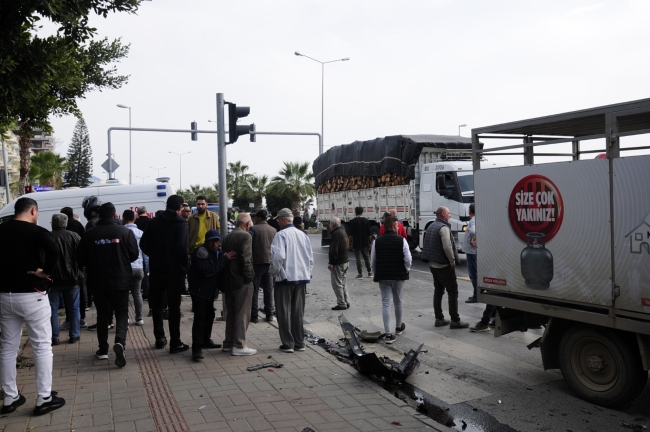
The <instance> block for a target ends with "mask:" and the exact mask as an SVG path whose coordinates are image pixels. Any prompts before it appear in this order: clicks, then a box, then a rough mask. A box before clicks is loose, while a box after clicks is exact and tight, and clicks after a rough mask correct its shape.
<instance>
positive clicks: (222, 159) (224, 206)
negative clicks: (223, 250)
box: [217, 93, 228, 236]
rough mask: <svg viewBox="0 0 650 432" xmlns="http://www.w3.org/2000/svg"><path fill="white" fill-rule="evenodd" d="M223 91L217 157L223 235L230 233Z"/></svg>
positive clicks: (219, 104) (218, 114) (219, 109)
mask: <svg viewBox="0 0 650 432" xmlns="http://www.w3.org/2000/svg"><path fill="white" fill-rule="evenodd" d="M223 105H224V102H223V93H217V150H218V151H217V157H218V163H219V219H220V220H221V232H222V234H221V235H222V236H223V235H225V234H228V188H227V185H226V167H227V164H226V126H225V118H224V113H223Z"/></svg>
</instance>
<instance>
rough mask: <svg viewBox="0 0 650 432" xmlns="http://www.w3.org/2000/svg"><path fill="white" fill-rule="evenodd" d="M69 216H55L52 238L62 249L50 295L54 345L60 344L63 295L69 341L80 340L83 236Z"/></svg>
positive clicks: (58, 214) (59, 214)
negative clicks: (73, 227) (78, 256)
mask: <svg viewBox="0 0 650 432" xmlns="http://www.w3.org/2000/svg"><path fill="white" fill-rule="evenodd" d="M67 226H68V216H66V215H65V214H63V213H55V214H53V215H52V238H53V239H54V242H55V243H56V245H57V248H58V249H59V261H58V264H57V266H56V267H55V268H54V286H52V288H50V292H49V293H48V297H49V299H50V306H51V307H52V345H58V344H59V299H60V297H61V294H63V300H64V301H65V308H66V313H67V315H68V320H69V322H70V328H69V330H68V333H69V336H70V339H68V342H69V343H71V344H72V343H75V342H78V341H79V319H80V314H79V266H78V265H77V260H76V256H75V254H76V252H77V246H78V245H79V241H80V240H81V237H79V235H78V234H77V233H75V232H73V231H68V230H67V229H66V227H67Z"/></svg>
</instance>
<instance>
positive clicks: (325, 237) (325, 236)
mask: <svg viewBox="0 0 650 432" xmlns="http://www.w3.org/2000/svg"><path fill="white" fill-rule="evenodd" d="M330 243H332V233H331V231H330V229H329V227H325V226H323V230H322V231H321V238H320V245H321V246H329V245H330Z"/></svg>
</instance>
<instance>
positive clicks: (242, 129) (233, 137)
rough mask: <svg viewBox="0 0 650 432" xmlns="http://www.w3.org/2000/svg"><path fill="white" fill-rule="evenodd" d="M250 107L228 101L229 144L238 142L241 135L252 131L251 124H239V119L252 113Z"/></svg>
mask: <svg viewBox="0 0 650 432" xmlns="http://www.w3.org/2000/svg"><path fill="white" fill-rule="evenodd" d="M250 112H251V109H250V108H249V107H238V106H237V105H236V104H234V103H232V102H229V103H228V144H234V143H235V142H237V138H239V136H240V135H245V134H247V133H250V126H248V125H246V126H237V120H238V119H240V118H241V117H246V116H247V115H248V114H250Z"/></svg>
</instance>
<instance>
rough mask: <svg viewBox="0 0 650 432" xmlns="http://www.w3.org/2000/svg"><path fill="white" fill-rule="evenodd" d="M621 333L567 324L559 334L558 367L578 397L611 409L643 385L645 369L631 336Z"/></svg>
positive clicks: (634, 393) (634, 394)
mask: <svg viewBox="0 0 650 432" xmlns="http://www.w3.org/2000/svg"><path fill="white" fill-rule="evenodd" d="M621 336H622V334H619V333H617V332H615V331H613V330H609V329H602V328H593V327H587V326H581V325H578V326H573V327H571V328H570V329H569V330H568V331H567V332H566V333H565V334H564V335H563V336H562V339H561V340H560V350H559V361H560V369H561V371H562V375H563V376H564V379H565V380H566V381H567V383H568V384H569V386H570V387H571V388H572V389H573V391H575V392H576V393H577V394H578V395H579V396H580V398H582V399H584V400H587V401H589V402H591V403H594V404H597V405H601V406H605V407H609V408H615V407H618V406H621V405H623V404H625V403H627V402H629V401H631V400H632V399H634V398H635V397H637V396H638V395H639V394H640V392H641V391H643V389H644V388H645V383H646V382H647V380H648V371H644V370H643V366H642V364H641V356H640V354H639V352H638V350H637V349H636V346H635V345H634V344H633V343H632V341H631V338H626V337H621ZM641 383H643V385H641Z"/></svg>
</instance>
